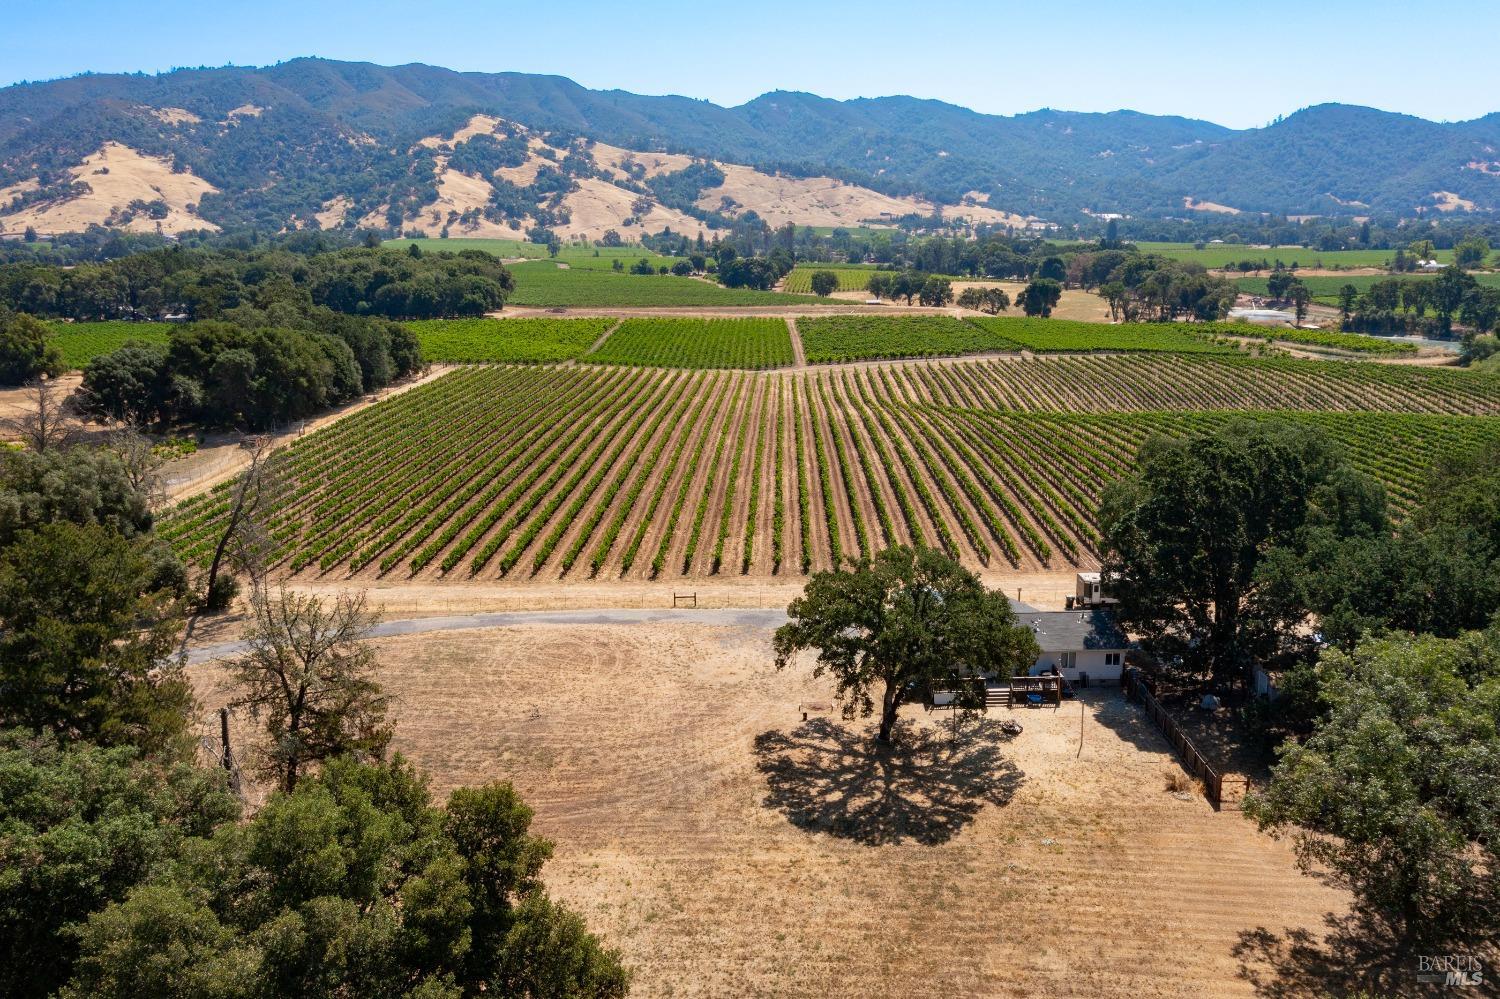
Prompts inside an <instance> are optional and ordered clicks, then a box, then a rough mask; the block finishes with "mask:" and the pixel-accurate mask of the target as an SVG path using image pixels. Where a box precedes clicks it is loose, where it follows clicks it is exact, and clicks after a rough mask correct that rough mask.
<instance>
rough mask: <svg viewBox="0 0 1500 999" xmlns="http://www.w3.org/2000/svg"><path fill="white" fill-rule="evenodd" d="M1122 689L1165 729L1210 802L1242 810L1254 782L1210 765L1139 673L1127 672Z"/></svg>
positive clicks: (1163, 730)
mask: <svg viewBox="0 0 1500 999" xmlns="http://www.w3.org/2000/svg"><path fill="white" fill-rule="evenodd" d="M1122 686H1123V687H1124V688H1125V696H1126V697H1129V698H1130V699H1132V700H1135V701H1139V702H1140V703H1141V706H1142V707H1144V708H1145V709H1146V715H1147V716H1148V717H1149V718H1150V719H1151V720H1152V721H1153V722H1155V723H1156V727H1157V728H1159V729H1161V733H1162V735H1164V736H1166V737H1167V741H1168V742H1170V743H1171V744H1172V748H1173V749H1175V750H1176V751H1177V755H1178V756H1180V757H1181V758H1182V762H1183V764H1184V765H1185V766H1186V767H1187V771H1188V773H1190V774H1192V775H1193V776H1194V777H1197V778H1199V779H1200V780H1202V781H1203V786H1204V788H1206V789H1207V792H1208V800H1209V802H1210V803H1211V804H1212V805H1213V806H1214V807H1215V808H1218V809H1224V808H1230V809H1234V810H1235V811H1238V810H1239V808H1240V802H1242V801H1244V799H1245V792H1246V791H1248V790H1249V784H1250V782H1249V781H1248V780H1247V779H1246V778H1245V777H1242V776H1239V775H1237V774H1227V775H1226V774H1221V773H1219V771H1218V770H1216V769H1215V768H1214V767H1213V765H1212V764H1210V763H1209V762H1208V758H1207V757H1205V756H1204V755H1203V754H1202V753H1201V752H1199V750H1198V747H1197V746H1195V745H1193V740H1192V739H1189V738H1188V737H1187V733H1186V732H1184V731H1183V730H1182V726H1180V725H1178V724H1177V719H1175V718H1173V717H1172V715H1171V714H1170V713H1169V712H1168V711H1167V709H1166V708H1164V707H1162V705H1161V702H1160V701H1158V700H1157V699H1156V695H1155V694H1154V693H1152V692H1151V687H1150V685H1149V683H1148V682H1147V681H1146V678H1145V677H1143V676H1141V674H1140V671H1139V670H1137V669H1134V668H1131V669H1127V670H1126V671H1125V676H1124V682H1123V683H1122Z"/></svg>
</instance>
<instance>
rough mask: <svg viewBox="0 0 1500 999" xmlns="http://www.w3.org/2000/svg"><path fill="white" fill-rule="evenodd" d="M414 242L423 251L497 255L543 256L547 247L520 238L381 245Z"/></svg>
mask: <svg viewBox="0 0 1500 999" xmlns="http://www.w3.org/2000/svg"><path fill="white" fill-rule="evenodd" d="M413 243H415V244H416V245H417V246H420V247H421V248H422V250H423V251H424V252H426V251H432V252H442V251H446V252H448V253H457V252H458V251H459V250H483V251H484V252H485V253H493V254H494V255H495V256H497V257H545V256H546V255H547V247H546V246H545V245H544V244H542V243H528V242H526V241H524V240H520V239H388V240H386V241H385V242H384V243H382V244H381V245H382V246H388V247H391V248H392V249H396V250H401V249H405V248H406V247H408V246H411V245H412V244H413Z"/></svg>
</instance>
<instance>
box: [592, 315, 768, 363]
mask: <svg viewBox="0 0 1500 999" xmlns="http://www.w3.org/2000/svg"><path fill="white" fill-rule="evenodd" d="M584 360H585V361H590V362H592V363H595V364H635V365H645V366H647V367H657V368H747V369H752V370H756V369H761V368H780V367H785V366H786V365H789V364H791V363H792V361H793V360H794V357H793V355H792V337H791V333H790V332H789V331H788V330H787V325H786V321H785V320H783V319H661V318H650V319H627V320H625V321H624V322H622V323H621V324H620V328H619V329H617V330H615V331H614V332H613V333H611V334H610V335H609V339H608V340H606V341H604V345H603V346H602V347H600V348H599V349H598V350H597V351H595V352H594V353H592V354H589V355H588V356H587V357H585V358H584Z"/></svg>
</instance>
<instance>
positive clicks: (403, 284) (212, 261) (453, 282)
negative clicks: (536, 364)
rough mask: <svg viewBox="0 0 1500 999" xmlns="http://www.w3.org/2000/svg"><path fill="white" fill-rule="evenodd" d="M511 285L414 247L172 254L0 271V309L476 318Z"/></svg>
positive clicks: (477, 267) (490, 261)
mask: <svg viewBox="0 0 1500 999" xmlns="http://www.w3.org/2000/svg"><path fill="white" fill-rule="evenodd" d="M373 242H375V243H377V244H378V241H373ZM514 286H515V285H514V279H513V278H512V277H511V274H510V272H509V271H508V270H506V268H505V267H504V266H503V265H501V264H500V262H499V261H498V260H496V259H495V258H494V257H493V256H491V255H490V254H488V253H483V252H480V251H477V250H462V251H459V252H458V253H428V254H424V253H422V251H421V249H420V248H419V247H416V246H413V247H412V248H410V249H409V250H408V251H406V252H400V251H396V250H383V249H380V248H379V247H378V245H372V246H367V247H353V248H347V249H340V250H333V251H331V252H315V253H311V254H308V253H301V252H298V251H297V249H296V247H295V246H287V245H280V244H278V245H275V246H272V247H268V248H259V249H251V250H239V249H228V248H216V249H206V248H200V249H187V248H183V247H173V248H170V249H164V250H150V251H147V252H144V253H136V254H132V255H129V256H125V257H121V258H119V259H116V260H110V261H106V262H103V263H89V264H80V265H78V266H76V267H72V268H61V267H56V266H51V265H47V264H41V263H36V262H22V263H11V264H5V265H0V306H5V307H8V308H11V309H13V310H16V311H19V312H26V313H29V314H31V315H35V316H46V317H55V318H60V319H78V320H98V319H127V318H135V319H159V318H161V317H163V316H167V315H181V316H185V317H187V318H189V319H212V318H215V317H217V316H218V315H219V314H220V313H222V312H224V311H226V310H229V309H234V308H237V307H239V306H243V305H251V306H255V307H257V308H261V309H266V308H269V307H271V306H272V305H273V304H275V303H293V304H296V305H299V306H301V307H304V308H306V307H311V306H314V305H320V306H326V307H328V308H331V309H334V310H336V311H339V312H348V313H352V314H356V315H372V316H384V317H387V318H391V319H424V318H434V317H442V316H477V315H483V314H484V313H485V312H488V311H491V310H493V309H498V308H500V307H501V305H502V304H503V303H504V301H505V298H506V296H507V295H508V294H509V293H510V291H511V290H512V289H513V288H514Z"/></svg>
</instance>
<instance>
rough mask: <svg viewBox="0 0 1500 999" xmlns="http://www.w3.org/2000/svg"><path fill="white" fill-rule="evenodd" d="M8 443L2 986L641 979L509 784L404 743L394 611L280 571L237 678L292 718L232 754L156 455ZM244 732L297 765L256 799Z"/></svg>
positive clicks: (214, 991)
mask: <svg viewBox="0 0 1500 999" xmlns="http://www.w3.org/2000/svg"><path fill="white" fill-rule="evenodd" d="M0 457H3V460H0V993H3V994H4V995H6V996H14V997H17V999H28V997H38V999H40V997H43V996H66V997H75V996H76V997H83V996H89V997H110V996H118V997H126V996H131V997H133V996H143V995H179V996H194V997H210V996H212V997H225V999H242V997H264V999H273V997H279V996H287V995H306V996H339V995H361V996H392V997H394V996H401V997H423V999H429V997H459V996H474V995H507V996H510V995H514V996H576V997H614V996H621V995H623V994H624V993H625V991H626V989H627V987H628V975H627V973H626V971H625V970H624V969H623V967H622V966H621V964H620V961H619V957H618V955H617V954H616V953H615V952H613V951H610V950H607V949H606V948H604V947H603V946H602V945H601V944H600V942H599V941H598V940H597V939H596V938H595V937H594V936H593V935H592V934H591V933H589V931H588V929H587V927H586V926H585V925H584V923H583V921H582V920H581V919H580V918H579V917H578V916H577V915H575V914H574V913H572V912H570V911H569V910H567V909H566V908H564V907H563V906H561V905H559V904H557V903H555V902H553V901H552V900H551V899H550V898H549V897H548V895H547V893H546V891H545V888H544V887H543V885H542V882H541V879H540V872H541V869H542V867H543V865H544V864H545V863H546V861H547V859H548V858H549V857H550V856H551V845H550V844H549V843H548V842H547V841H546V840H543V839H541V838H539V837H537V836H535V835H533V834H532V833H531V832H530V828H529V827H530V824H531V820H532V812H531V810H530V809H529V808H527V807H526V805H525V804H524V803H523V802H522V801H521V800H520V799H519V797H518V796H517V795H516V793H515V791H514V790H513V789H512V788H511V786H510V785H509V784H507V783H504V782H494V783H491V784H487V785H484V786H481V787H474V788H464V789H460V790H457V791H455V792H453V794H451V795H450V796H449V798H448V799H447V801H446V803H444V804H443V805H442V806H441V807H438V806H435V805H434V803H432V802H431V800H430V794H429V790H428V786H427V780H426V778H425V776H424V775H423V774H422V773H421V772H420V771H419V770H417V768H415V767H414V766H413V765H412V764H410V763H409V762H407V761H405V760H403V759H402V758H401V757H400V756H399V755H398V756H394V757H389V758H387V756H386V747H387V745H388V743H389V739H390V727H389V724H388V723H386V722H385V721H384V712H385V707H384V698H383V695H381V694H380V691H379V685H378V682H377V680H376V679H375V676H376V673H375V669H374V666H375V658H374V651H373V650H372V649H371V648H370V647H369V646H368V644H367V643H366V641H365V637H366V635H367V634H368V623H369V620H370V618H369V617H368V615H365V614H363V613H361V612H359V611H358V608H355V611H354V612H353V613H352V614H348V615H345V614H343V609H344V603H345V601H344V600H342V599H341V600H339V601H336V602H335V603H336V606H333V607H327V606H325V605H323V604H322V602H321V601H319V600H317V599H316V598H295V597H289V596H288V595H286V594H279V595H278V594H271V593H267V592H265V591H264V590H261V591H259V592H258V593H257V594H256V595H255V596H254V597H253V598H252V600H251V605H252V608H253V617H254V619H255V626H254V627H252V629H251V631H250V632H249V646H250V648H249V650H248V651H247V653H246V654H245V656H244V657H243V659H242V660H241V661H240V662H239V663H238V664H237V665H236V666H235V668H234V669H233V670H232V671H231V675H232V676H233V678H234V679H233V680H232V682H233V683H234V684H235V685H236V690H237V692H238V695H237V697H236V701H235V703H236V704H237V705H240V706H251V705H253V706H255V707H256V711H255V712H254V714H253V715H252V717H253V719H255V720H259V721H260V722H261V723H262V725H263V727H264V733H263V735H262V737H261V738H260V739H259V740H258V741H257V742H255V743H254V744H253V745H250V746H248V747H247V746H238V747H237V748H236V749H235V755H234V756H230V757H226V759H225V764H226V765H225V766H222V767H221V766H212V767H210V766H206V765H205V764H203V763H201V762H199V761H198V750H197V746H196V739H195V738H194V734H195V732H194V730H195V728H196V721H197V712H198V710H199V708H198V707H197V706H196V705H195V703H194V699H193V694H192V688H191V686H190V684H189V682H188V680H187V678H186V676H185V674H184V669H183V661H182V658H181V657H180V655H179V654H178V648H179V643H180V636H181V633H182V626H183V621H184V616H185V614H186V613H187V612H188V610H189V606H190V604H191V602H192V601H193V600H194V599H196V598H197V597H196V593H195V587H194V586H193V585H190V581H189V580H188V578H187V576H186V573H185V572H184V570H183V567H182V565H181V563H179V562H178V561H177V560H176V559H175V557H174V556H173V555H172V554H171V553H170V549H169V547H168V546H166V545H165V544H164V543H159V542H158V541H157V540H156V539H154V538H153V537H152V535H151V531H150V527H151V522H150V514H149V512H148V511H149V506H148V504H147V501H146V494H147V490H148V489H149V484H148V483H147V482H146V481H145V478H147V477H149V476H147V477H142V476H139V475H136V474H132V473H133V471H134V472H139V471H140V470H139V469H134V470H133V469H132V468H130V467H129V462H128V461H127V459H126V458H125V457H123V456H122V454H121V453H118V452H117V451H114V450H103V449H96V448H89V447H77V448H73V449H60V450H57V451H55V452H54V451H49V452H48V453H45V454H36V453H32V452H24V451H23V452H11V453H7V454H5V455H3V456H0ZM288 599H293V600H297V599H300V600H301V602H300V603H298V604H297V605H296V606H295V607H292V606H290V605H285V606H283V604H284V603H285V601H287V600H288ZM314 605H315V606H314ZM278 608H280V609H279V610H278ZM337 621H344V622H347V623H348V624H350V625H351V627H350V628H349V629H348V630H339V629H338V628H335V627H332V626H330V622H335V623H336V622H337ZM314 648H316V650H317V651H316V652H312V651H310V650H312V649H314ZM267 671H278V672H277V673H276V675H277V677H278V681H277V682H271V674H270V672H267ZM257 676H259V677H261V679H262V680H263V681H264V682H259V683H257V682H254V679H255V678H256V677H257ZM288 691H291V692H292V693H291V694H288ZM286 709H291V710H293V711H294V712H298V713H299V714H297V715H296V716H295V719H294V717H293V715H292V714H289V713H288V710H286ZM240 754H243V755H245V756H246V759H247V762H248V763H256V764H261V763H263V764H264V766H261V765H257V766H255V767H253V768H247V771H248V770H250V769H253V770H254V771H255V772H264V773H267V774H271V775H274V776H273V777H272V785H271V787H270V788H269V790H270V794H269V797H268V798H267V800H266V801H265V803H264V804H263V805H262V806H260V807H259V808H258V809H256V810H254V811H253V812H252V811H250V810H249V809H248V808H247V807H246V805H245V801H244V799H243V798H242V797H241V796H240V793H239V791H238V790H237V788H238V784H237V783H236V781H237V777H232V775H231V773H230V770H231V769H233V770H235V771H236V772H237V767H236V766H234V762H235V759H236V758H237V756H238V755H240ZM288 764H291V765H292V769H291V770H290V771H289V770H288V769H287V765H288ZM297 778H300V779H297Z"/></svg>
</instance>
